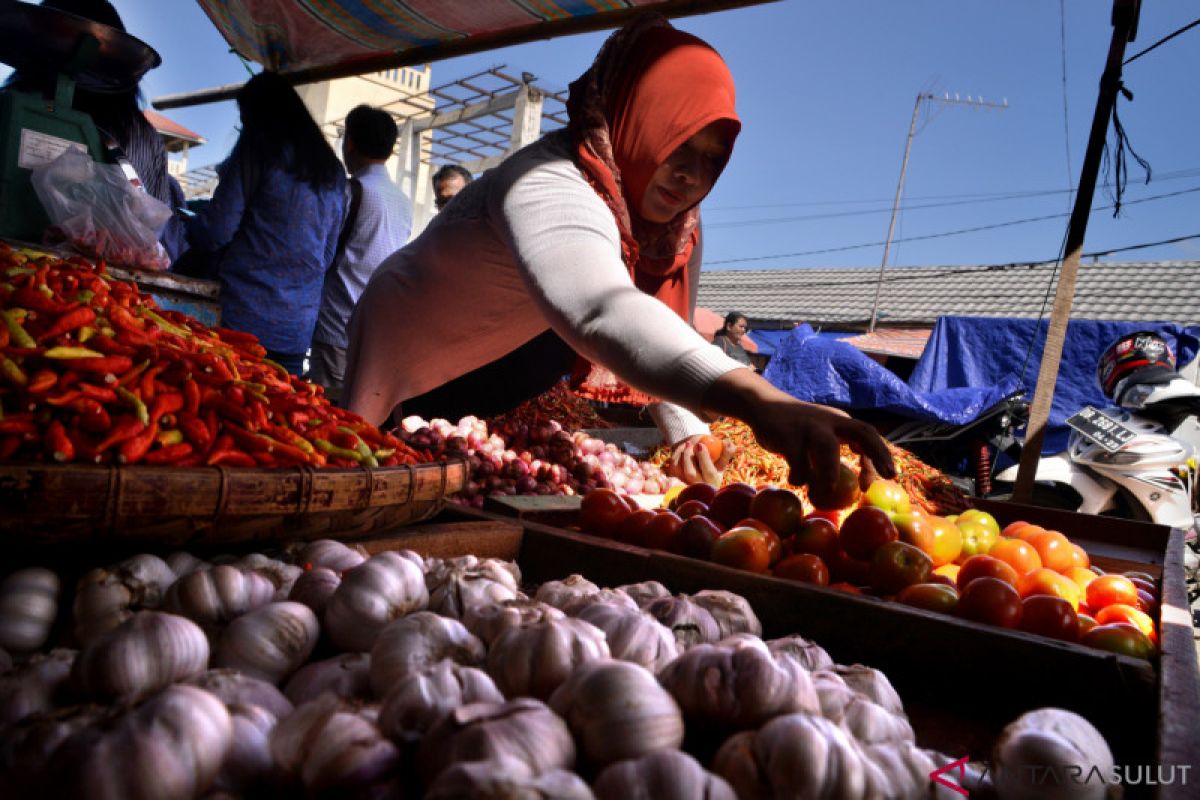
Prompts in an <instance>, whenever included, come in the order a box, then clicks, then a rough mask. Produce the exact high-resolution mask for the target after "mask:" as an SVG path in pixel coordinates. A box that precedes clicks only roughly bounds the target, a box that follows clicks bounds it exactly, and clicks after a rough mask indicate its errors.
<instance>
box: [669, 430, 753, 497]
mask: <svg viewBox="0 0 1200 800" xmlns="http://www.w3.org/2000/svg"><path fill="white" fill-rule="evenodd" d="M735 455H737V448H736V447H734V445H733V443H732V442H730V441H728V440H722V439H718V438H717V437H715V436H710V435H708V434H703V435H698V436H689V437H688V438H686V439H684V440H683V441H681V442H677V443H676V444H675V446H674V447H672V448H671V462H670V464H668V465H667V469H666V473H667V474H668V475H671V476H673V477H676V478H679V479H680V480H681V481H683V482H684V483H689V484H692V483H707V484H710V485H712V486H720V485H721V477H722V475H723V474H724V472H725V468H726V467H728V466H729V462H731V461H732V460H733V457H734V456H735Z"/></svg>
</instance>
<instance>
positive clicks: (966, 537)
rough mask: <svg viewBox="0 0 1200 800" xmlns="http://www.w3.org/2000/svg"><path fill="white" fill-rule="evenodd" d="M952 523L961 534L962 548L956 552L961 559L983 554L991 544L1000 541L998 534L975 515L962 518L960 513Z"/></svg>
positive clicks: (989, 548) (990, 547)
mask: <svg viewBox="0 0 1200 800" xmlns="http://www.w3.org/2000/svg"><path fill="white" fill-rule="evenodd" d="M954 524H955V525H957V526H958V530H959V533H960V534H962V549H961V550H960V551H959V554H958V557H959V559H960V560H962V561H965V560H966V559H968V558H970V557H971V556H978V555H985V554H986V553H987V551H988V550H991V549H992V545H994V544H995V543H996V542H998V541H1000V534H999V533H997V532H996V531H994V530H992V528H991V527H989V526H988V524H987V523H986V522H984V521H983V520H982V519H979V518H977V517H969V518H967V519H963V515H962V514H960V515H959V516H958V520H956V521H955V523H954Z"/></svg>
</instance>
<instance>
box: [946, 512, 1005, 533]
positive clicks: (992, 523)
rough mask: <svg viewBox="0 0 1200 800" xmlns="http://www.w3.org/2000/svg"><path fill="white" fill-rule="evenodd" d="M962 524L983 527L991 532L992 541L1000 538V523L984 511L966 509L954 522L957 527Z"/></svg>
mask: <svg viewBox="0 0 1200 800" xmlns="http://www.w3.org/2000/svg"><path fill="white" fill-rule="evenodd" d="M964 522H970V523H972V524H975V523H978V524H980V525H983V527H984V528H986V529H987V530H989V531H991V533H992V538H993V539H999V538H1000V523H999V522H996V518H995V517H993V516H992V515H991V514H989V513H988V512H986V511H982V510H980V509H978V508H968V509H967V510H966V511H964V512H962V513H961V514H959V515H958V518H957V519H955V520H954V524H955V525H959V524H961V523H964Z"/></svg>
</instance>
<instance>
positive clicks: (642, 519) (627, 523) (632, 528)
mask: <svg viewBox="0 0 1200 800" xmlns="http://www.w3.org/2000/svg"><path fill="white" fill-rule="evenodd" d="M657 516H658V514H656V513H654V512H653V511H651V510H650V509H648V508H639V509H638V510H637V511H635V512H633V513H632V514H630V515H629V516H628V517H626V518H625V519H624V520H622V521H621V524H620V525H618V526H617V532H616V533H615V534H613V538H614V539H616V540H617V541H618V542H628V543H629V544H640V543H641V541H642V529H643V528H645V527H646V525H647V524H648V523H649V522H650V520H652V519H654V518H655V517H657Z"/></svg>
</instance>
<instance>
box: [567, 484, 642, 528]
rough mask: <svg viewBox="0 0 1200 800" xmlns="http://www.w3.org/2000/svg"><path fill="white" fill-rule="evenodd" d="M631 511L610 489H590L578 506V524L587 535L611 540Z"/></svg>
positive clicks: (619, 496)
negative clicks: (592, 534) (590, 534)
mask: <svg viewBox="0 0 1200 800" xmlns="http://www.w3.org/2000/svg"><path fill="white" fill-rule="evenodd" d="M632 513H633V511H632V510H631V509H630V508H629V506H628V505H626V504H625V500H624V499H623V498H622V497H621V495H619V494H617V493H616V492H614V491H613V490H612V489H592V490H591V491H590V492H588V493H587V494H585V495H584V496H583V502H582V504H581V505H580V506H579V524H580V526H581V527H582V528H583V530H585V531H586V532H588V533H594V534H596V535H597V536H606V537H609V538H611V537H612V536H613V535H614V534H615V533H616V532H617V528H618V527H619V526H620V525H621V523H622V522H624V521H625V518H626V517H628V516H629V515H630V514H632Z"/></svg>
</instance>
